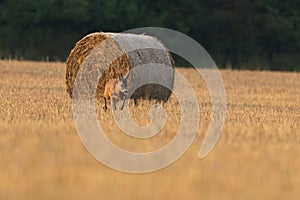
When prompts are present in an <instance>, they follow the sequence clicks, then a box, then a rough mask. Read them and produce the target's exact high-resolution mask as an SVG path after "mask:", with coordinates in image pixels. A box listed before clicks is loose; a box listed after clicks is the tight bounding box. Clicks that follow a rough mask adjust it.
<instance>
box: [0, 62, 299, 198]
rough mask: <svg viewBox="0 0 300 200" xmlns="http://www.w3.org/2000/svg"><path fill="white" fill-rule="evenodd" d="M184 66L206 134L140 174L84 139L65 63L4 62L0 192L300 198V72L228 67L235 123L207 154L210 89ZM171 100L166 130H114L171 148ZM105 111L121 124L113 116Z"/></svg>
mask: <svg viewBox="0 0 300 200" xmlns="http://www.w3.org/2000/svg"><path fill="white" fill-rule="evenodd" d="M179 71H180V72H181V73H182V74H183V75H185V77H187V78H188V79H189V80H190V83H191V84H192V86H193V87H195V88H197V89H198V92H197V95H198V97H199V104H200V108H201V124H200V130H199V133H198V137H197V138H196V140H195V141H194V143H193V145H192V147H191V148H190V149H189V150H188V151H187V152H186V153H185V154H184V155H183V157H181V158H180V159H179V160H178V161H177V162H175V163H174V164H173V165H171V166H170V167H168V168H165V169H163V170H160V171H157V172H154V173H148V174H141V175H132V174H125V173H121V172H118V171H114V170H112V169H110V168H107V167H105V166H104V165H102V164H101V163H99V162H98V161H96V160H95V159H94V158H93V157H92V156H91V155H90V154H89V153H88V152H87V151H86V150H85V148H84V147H83V145H82V144H81V142H80V140H79V137H78V135H77V133H76V130H75V128H74V125H73V121H72V112H71V100H70V99H69V96H68V94H67V92H66V90H65V75H64V74H65V68H64V64H63V63H35V62H14V61H13V62H8V61H0V105H1V110H0V199H149V200H150V199H230V200H231V199H298V198H299V196H300V192H299V185H300V159H299V155H300V145H299V144H300V133H299V128H300V74H298V73H279V72H276V73H274V72H249V71H242V72H239V71H229V70H225V71H221V73H222V76H223V79H224V84H225V87H226V91H227V98H228V115H227V119H226V124H225V127H224V130H223V133H222V137H221V139H220V141H219V143H218V144H217V146H216V147H215V149H214V150H213V152H212V153H211V154H210V155H209V156H208V157H207V158H205V159H203V160H198V158H197V154H198V151H199V148H200V145H201V142H202V140H203V136H204V134H205V131H206V128H207V125H208V123H209V114H210V101H209V96H208V93H207V90H206V87H205V85H204V83H203V82H200V83H198V81H195V80H197V79H200V76H198V75H197V74H196V73H192V72H193V71H192V69H179ZM148 105H150V103H148V102H146V101H143V102H141V104H140V105H139V106H138V107H137V108H136V109H135V111H134V112H133V116H134V118H135V120H137V122H138V123H141V124H143V123H144V124H145V123H147V120H149V119H148V118H147V115H146V114H147V113H146V111H147V106H148ZM165 107H166V109H167V111H168V112H169V122H168V123H167V124H166V127H165V129H164V132H163V133H161V134H159V135H158V136H157V137H154V138H151V139H150V140H149V141H136V140H133V141H131V140H130V138H127V136H124V134H123V133H122V132H121V131H119V130H118V129H117V128H116V127H111V128H109V127H106V130H109V133H110V134H109V137H110V138H111V139H112V140H113V142H115V143H116V144H118V145H120V146H122V147H123V148H126V149H129V150H135V151H147V150H154V149H156V148H158V147H160V146H163V145H164V144H166V143H167V142H168V141H170V139H171V138H172V137H173V135H174V134H173V133H174V131H176V126H174V125H173V124H171V123H174V124H175V125H178V123H179V118H178V112H179V110H178V107H177V106H176V104H175V100H174V99H172V98H171V101H170V102H169V103H168V104H166V105H165ZM99 118H100V119H102V120H105V122H106V123H105V124H107V125H110V124H113V121H112V119H111V118H110V116H109V115H104V114H103V113H100V115H99Z"/></svg>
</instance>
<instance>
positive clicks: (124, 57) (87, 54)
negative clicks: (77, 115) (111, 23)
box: [66, 32, 174, 101]
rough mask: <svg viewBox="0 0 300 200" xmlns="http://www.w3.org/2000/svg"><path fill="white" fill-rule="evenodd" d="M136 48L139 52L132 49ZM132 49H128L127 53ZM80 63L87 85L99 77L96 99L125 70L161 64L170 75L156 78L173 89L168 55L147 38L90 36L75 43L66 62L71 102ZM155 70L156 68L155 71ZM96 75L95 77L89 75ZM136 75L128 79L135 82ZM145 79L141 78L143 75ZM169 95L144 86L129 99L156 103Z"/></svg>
mask: <svg viewBox="0 0 300 200" xmlns="http://www.w3.org/2000/svg"><path fill="white" fill-rule="evenodd" d="M135 46H138V47H140V48H139V49H135V48H134V47H135ZM131 48H132V49H131ZM84 62H87V66H88V67H87V69H86V72H85V74H87V76H85V77H83V78H82V79H85V82H86V84H87V85H89V79H90V78H92V77H93V75H95V74H96V75H97V76H98V75H99V74H100V77H97V78H98V79H99V82H98V85H97V88H96V97H97V98H100V97H102V96H103V92H104V87H105V84H106V82H107V81H108V80H109V79H112V78H118V77H121V76H124V75H125V74H126V73H127V71H128V70H130V69H132V68H134V67H138V66H141V65H144V64H150V65H149V66H151V65H153V64H156V63H157V64H162V65H164V66H168V67H170V69H171V71H169V72H171V73H167V74H166V73H165V74H162V73H164V72H162V71H159V70H158V71H156V74H158V76H160V77H159V78H160V79H162V80H164V81H165V82H164V84H165V85H167V86H168V87H169V88H171V89H172V88H173V83H174V62H173V59H172V57H171V55H170V53H169V51H168V50H167V49H166V48H165V47H164V45H163V44H162V43H161V42H160V41H159V40H158V39H157V38H154V37H151V36H147V35H136V34H125V33H103V32H96V33H91V34H89V35H87V36H85V37H83V38H82V39H81V40H79V41H78V42H77V43H76V45H75V47H74V48H73V49H72V51H71V52H70V55H69V57H68V59H67V62H66V88H67V92H68V93H69V96H70V97H71V98H72V93H73V87H74V82H75V80H76V76H77V73H78V70H79V68H80V66H81V65H82V64H84ZM156 69H157V68H156ZM95 71H97V72H98V73H93V72H95ZM138 76H139V74H137V73H135V75H134V76H131V77H130V80H129V90H130V82H133V81H132V80H138V78H139V77H138ZM143 76H145V75H143ZM143 76H141V77H143ZM171 93H172V91H171V90H170V89H168V88H166V87H164V86H162V85H158V84H153V83H151V84H146V85H143V86H142V87H140V88H138V89H137V90H136V91H135V92H134V93H133V95H132V96H131V98H134V99H139V98H144V99H156V100H159V101H161V100H162V101H167V100H168V99H169V97H170V95H171Z"/></svg>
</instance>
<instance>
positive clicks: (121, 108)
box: [120, 95, 126, 110]
mask: <svg viewBox="0 0 300 200" xmlns="http://www.w3.org/2000/svg"><path fill="white" fill-rule="evenodd" d="M125 101H126V96H125V95H124V97H123V103H122V106H121V107H120V110H123V108H124V104H125Z"/></svg>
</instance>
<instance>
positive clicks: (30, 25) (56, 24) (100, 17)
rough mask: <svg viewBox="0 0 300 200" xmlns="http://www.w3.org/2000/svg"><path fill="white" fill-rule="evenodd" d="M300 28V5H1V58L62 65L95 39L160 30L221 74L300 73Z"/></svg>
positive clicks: (65, 0) (269, 0) (50, 1)
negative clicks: (201, 53)
mask: <svg viewBox="0 0 300 200" xmlns="http://www.w3.org/2000/svg"><path fill="white" fill-rule="evenodd" d="M299 22H300V1H299V0H287V1H280V0H242V1H234V0H159V1H158V0H152V1H150V0H0V57H1V58H2V59H3V58H12V59H15V58H17V59H30V60H45V59H47V60H48V59H49V60H61V61H64V60H65V59H66V57H67V55H68V54H69V52H70V50H71V49H72V47H73V46H74V44H75V42H76V41H77V40H79V39H80V38H81V37H83V36H84V35H86V34H88V33H90V32H95V31H115V32H122V31H125V30H127V29H131V28H137V27H143V26H158V27H165V28H171V29H175V30H178V31H181V32H183V33H185V34H187V35H189V36H191V37H192V38H194V39H195V40H197V41H198V42H199V43H200V44H201V45H202V46H203V47H204V48H205V49H206V50H207V51H208V52H209V53H210V55H211V56H212V58H213V59H214V60H215V61H216V63H217V65H218V66H219V67H230V68H238V69H246V68H247V69H270V70H297V71H298V70H300V56H299V53H300V51H299V50H300V24H299ZM179 63H180V62H179Z"/></svg>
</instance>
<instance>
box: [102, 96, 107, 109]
mask: <svg viewBox="0 0 300 200" xmlns="http://www.w3.org/2000/svg"><path fill="white" fill-rule="evenodd" d="M103 109H104V110H107V104H106V98H105V97H104V107H103Z"/></svg>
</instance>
